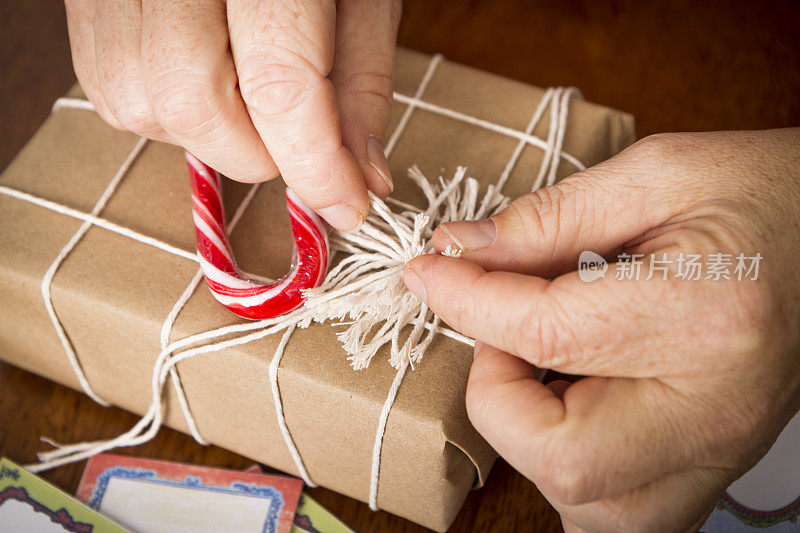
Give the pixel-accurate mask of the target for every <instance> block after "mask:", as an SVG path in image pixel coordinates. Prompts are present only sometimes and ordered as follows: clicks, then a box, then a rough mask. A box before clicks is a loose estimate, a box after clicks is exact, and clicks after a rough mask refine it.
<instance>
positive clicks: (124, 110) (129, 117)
mask: <svg viewBox="0 0 800 533" xmlns="http://www.w3.org/2000/svg"><path fill="white" fill-rule="evenodd" d="M113 113H114V115H115V116H116V117H117V120H119V122H120V123H121V124H122V125H123V126H124V127H125V129H127V130H128V131H132V132H134V133H138V134H147V133H153V132H154V131H156V130H158V129H159V126H158V122H157V121H156V119H155V116H153V113H152V111H151V110H150V105H149V104H148V103H147V102H136V101H133V102H126V103H123V104H118V105H115V106H114V107H113Z"/></svg>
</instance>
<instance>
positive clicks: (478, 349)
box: [472, 339, 483, 359]
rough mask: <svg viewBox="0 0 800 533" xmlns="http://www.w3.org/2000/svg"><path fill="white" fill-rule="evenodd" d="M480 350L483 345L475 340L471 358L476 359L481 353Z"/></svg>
mask: <svg viewBox="0 0 800 533" xmlns="http://www.w3.org/2000/svg"><path fill="white" fill-rule="evenodd" d="M481 348H483V343H482V342H481V341H479V340H478V339H475V349H474V350H473V351H472V358H473V359H475V358H476V357H478V354H479V353H481Z"/></svg>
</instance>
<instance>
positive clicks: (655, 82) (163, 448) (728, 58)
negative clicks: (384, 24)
mask: <svg viewBox="0 0 800 533" xmlns="http://www.w3.org/2000/svg"><path fill="white" fill-rule="evenodd" d="M0 4H1V5H0V124H1V125H2V137H1V138H2V142H0V168H4V167H5V166H6V165H7V164H8V162H9V161H10V160H11V158H12V157H13V156H14V154H16V153H17V152H18V151H19V149H20V148H22V146H23V145H24V144H25V142H26V141H27V140H28V139H29V138H30V137H31V135H33V133H34V131H35V130H36V128H37V127H38V126H39V124H41V123H42V121H43V120H44V118H45V117H46V116H47V114H48V113H49V111H50V106H51V104H52V102H53V101H54V100H55V99H56V98H57V97H58V96H60V95H62V94H63V93H64V92H65V91H66V90H67V89H68V88H69V87H70V86H71V85H72V84H73V83H74V81H75V77H74V74H73V72H72V66H71V64H70V56H69V46H68V41H67V32H66V24H65V22H64V9H63V6H62V5H61V4H59V3H58V2H55V1H52V0H51V1H45V0H25V1H22V2H10V1H8V2H2V3H0ZM655 4H660V3H654V5H650V4H649V3H647V2H638V1H622V0H617V1H612V2H594V1H591V0H585V1H549V2H532V1H530V0H494V1H490V0H472V1H458V2H455V1H452V0H449V1H448V0H438V1H433V0H407V1H406V2H405V4H404V8H403V21H402V23H401V27H400V37H399V43H400V44H401V45H403V46H406V47H409V48H415V49H418V50H421V51H424V52H428V53H434V52H442V53H444V54H445V56H446V57H448V58H449V59H452V60H455V61H458V62H461V63H465V64H468V65H472V66H475V67H478V68H482V69H484V70H488V71H491V72H495V73H498V74H501V75H505V76H508V77H511V78H516V79H519V80H522V81H525V82H529V83H533V84H536V85H540V86H550V85H575V86H577V87H579V88H581V90H582V91H583V94H584V95H585V96H586V98H587V99H588V100H591V101H594V102H598V103H601V104H605V105H608V106H611V107H616V108H618V109H622V110H625V111H628V112H631V113H633V114H634V115H635V117H636V119H637V128H638V133H639V135H640V136H644V135H647V134H650V133H654V132H659V131H677V130H711V129H736V128H773V127H782V126H792V125H794V126H797V125H800V7H798V5H797V3H796V2H790V1H787V2H751V1H732V2H728V3H723V2H713V3H706V4H708V5H705V6H695V4H696V2H693V1H689V0H687V1H683V2H672V3H665V4H668V5H655ZM712 4H713V6H712ZM0 350H2V344H0ZM0 358H2V356H0ZM136 420H137V418H136V417H134V415H132V414H130V413H127V412H125V411H122V410H120V409H117V408H107V409H106V408H102V407H100V406H98V405H96V404H94V403H93V402H92V401H91V400H89V399H88V398H87V397H86V396H84V395H82V394H79V393H77V392H75V391H73V390H70V389H67V388H65V387H62V386H60V385H55V384H53V383H51V382H49V381H47V380H45V379H42V378H40V377H37V376H35V375H32V374H29V373H27V372H23V371H21V370H18V369H16V368H13V367H11V366H9V365H5V364H2V363H0V455H7V456H9V457H11V458H13V459H15V460H17V461H20V462H28V461H33V460H34V458H35V456H34V453H35V451H36V450H38V449H40V448H41V447H42V446H41V444H40V443H39V441H38V439H39V435H49V436H51V437H53V438H55V439H56V440H59V441H62V442H74V441H80V440H89V439H94V438H97V437H98V436H109V435H116V434H118V433H121V432H123V431H124V430H127V429H128V428H129V427H130V426H131V425H132V424H134V423H135V421H136ZM124 453H128V454H135V455H142V456H149V457H158V458H163V459H172V460H179V461H188V462H195V463H201V464H206V465H213V466H221V467H229V468H244V467H246V466H248V465H249V464H251V461H249V460H248V459H246V458H244V457H241V456H239V455H236V454H234V453H231V452H228V451H225V450H223V449H221V448H217V447H214V446H209V447H203V446H199V445H198V444H196V443H195V442H194V441H193V440H192V439H191V438H190V437H187V436H185V435H182V434H180V433H178V432H176V431H173V430H169V429H162V430H161V432H160V433H159V435H158V436H157V437H156V438H155V439H154V440H153V441H151V442H150V443H148V444H146V445H143V446H140V447H138V448H133V449H126V450H125V451H124ZM82 469H83V464H76V465H72V466H67V467H63V468H60V469H56V470H54V471H51V472H47V473H45V474H44V477H45V478H47V479H48V480H50V481H52V482H54V483H55V484H57V485H58V486H60V487H62V488H64V489H66V490H67V491H70V492H71V491H74V490H75V488H76V486H77V483H78V479H79V477H80V473H81V471H82ZM311 493H312V494H313V496H314V497H316V498H317V499H319V501H320V502H322V503H323V504H324V505H325V506H327V507H328V508H329V509H330V510H331V511H333V512H334V513H335V514H337V515H338V516H340V517H342V519H343V520H344V521H345V522H346V523H348V524H349V525H350V526H352V527H353V528H355V529H356V530H358V531H387V530H397V531H417V530H422V528H421V527H419V526H417V525H415V524H413V523H411V522H409V521H407V520H404V519H401V518H398V517H396V516H392V515H389V514H388V513H385V512H378V513H372V512H371V511H369V509H368V507H367V506H366V505H365V504H363V503H360V502H357V501H355V500H352V499H350V498H347V497H345V496H341V495H339V494H336V493H334V492H331V491H329V490H326V489H322V488H319V489H313V490H311ZM560 528H561V526H560V522H559V519H558V514H557V513H556V512H555V511H554V510H553V508H552V507H550V505H549V504H548V503H547V501H546V500H545V499H544V498H543V497H542V496H541V494H539V492H538V491H537V490H536V488H535V487H534V486H533V484H532V483H531V482H529V481H528V480H526V479H525V478H523V477H522V476H520V475H519V474H517V473H516V472H514V471H513V470H512V469H511V468H510V467H509V466H508V465H507V464H506V463H504V462H503V461H498V463H497V465H496V466H495V468H494V470H493V471H492V473H491V475H490V476H489V480H488V482H487V484H486V486H485V487H484V488H483V489H482V490H480V491H474V492H472V493H471V494H470V495H469V497H468V498H467V502H466V504H465V506H464V509H463V510H462V511H461V514H460V515H459V516H458V518H457V520H456V522H455V524H454V525H453V528H452V530H453V531H468V530H489V529H496V530H503V531H505V530H536V531H559V530H560Z"/></svg>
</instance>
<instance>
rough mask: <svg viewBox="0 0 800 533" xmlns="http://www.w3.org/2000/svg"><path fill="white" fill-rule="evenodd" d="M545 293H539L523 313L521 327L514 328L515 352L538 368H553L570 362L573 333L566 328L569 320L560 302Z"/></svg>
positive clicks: (574, 343) (573, 345) (573, 344)
mask: <svg viewBox="0 0 800 533" xmlns="http://www.w3.org/2000/svg"><path fill="white" fill-rule="evenodd" d="M546 294H547V293H546V292H545V293H542V295H540V296H539V298H538V299H537V300H536V301H534V302H532V303H531V305H529V306H528V308H527V309H526V310H525V311H524V312H523V318H522V321H523V324H524V326H523V327H522V328H521V329H519V328H518V329H516V335H517V338H518V340H517V342H518V343H519V345H518V346H517V353H519V354H523V355H525V356H526V358H527V359H528V360H529V361H530V362H532V363H533V364H535V365H537V366H539V367H541V368H554V367H560V366H564V365H568V364H569V362H570V361H569V354H570V351H571V350H572V349H574V347H575V346H576V345H577V343H576V342H574V341H573V340H572V339H574V338H575V337H576V334H575V332H573V331H572V330H571V329H570V327H569V324H570V323H571V322H570V321H569V320H568V318H569V317H568V316H566V313H565V312H564V311H563V306H562V304H561V303H560V302H559V301H558V299H556V298H548V297H547V296H546ZM545 298H547V302H546V303H545V302H544V301H543V300H544V299H545ZM545 310H546V312H545ZM559 317H563V319H560V318H559Z"/></svg>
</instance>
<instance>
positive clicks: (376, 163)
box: [367, 137, 394, 192]
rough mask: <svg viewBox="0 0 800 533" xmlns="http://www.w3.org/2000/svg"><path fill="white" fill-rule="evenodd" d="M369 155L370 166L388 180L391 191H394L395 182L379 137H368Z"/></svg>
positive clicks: (387, 183) (384, 179)
mask: <svg viewBox="0 0 800 533" xmlns="http://www.w3.org/2000/svg"><path fill="white" fill-rule="evenodd" d="M367 157H368V158H369V166H371V167H372V168H373V169H374V170H375V172H377V173H378V175H380V177H381V178H382V179H383V181H384V182H386V185H387V186H388V187H389V192H392V191H394V182H393V181H392V175H391V173H390V172H389V161H388V160H387V159H386V154H385V153H384V152H383V143H381V141H380V139H378V138H377V137H370V138H369V139H367Z"/></svg>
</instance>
